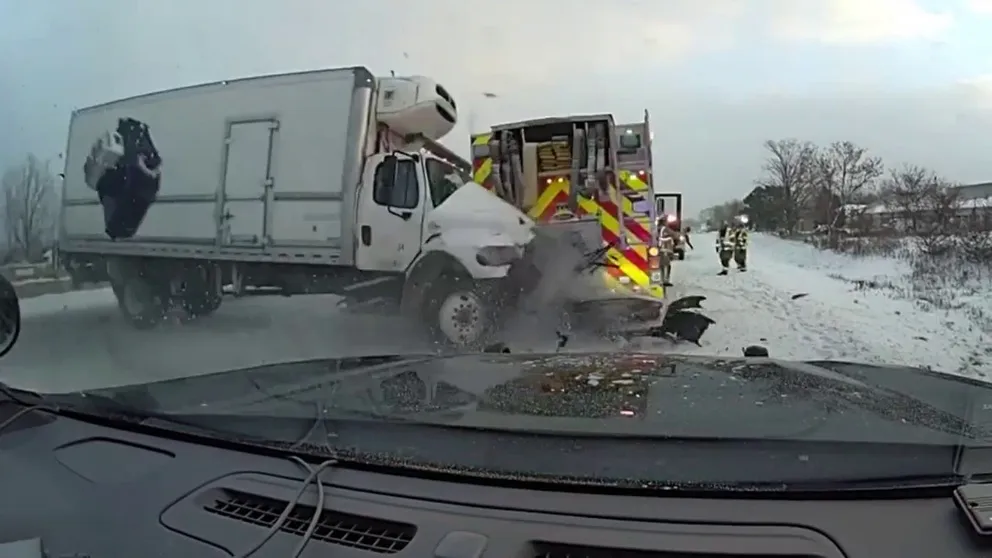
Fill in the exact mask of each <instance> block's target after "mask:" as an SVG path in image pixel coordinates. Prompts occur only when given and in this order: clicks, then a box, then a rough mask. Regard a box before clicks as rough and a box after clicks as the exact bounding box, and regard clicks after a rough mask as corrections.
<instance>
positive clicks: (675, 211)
mask: <svg viewBox="0 0 992 558" xmlns="http://www.w3.org/2000/svg"><path fill="white" fill-rule="evenodd" d="M654 209H655V215H657V216H658V218H662V217H664V216H667V215H674V216H675V220H676V221H678V222H679V223H681V222H682V194H680V193H676V192H655V194H654Z"/></svg>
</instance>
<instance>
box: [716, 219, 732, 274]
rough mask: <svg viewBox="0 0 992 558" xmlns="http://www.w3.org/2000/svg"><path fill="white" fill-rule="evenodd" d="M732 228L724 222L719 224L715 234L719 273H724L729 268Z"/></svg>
mask: <svg viewBox="0 0 992 558" xmlns="http://www.w3.org/2000/svg"><path fill="white" fill-rule="evenodd" d="M734 244H735V241H734V229H732V228H731V227H729V226H728V225H727V224H726V223H724V224H723V225H721V226H720V232H719V233H718V234H717V236H716V254H717V256H719V257H720V267H721V268H723V269H721V270H720V275H726V274H727V273H728V270H729V268H730V260H731V259H733V257H734Z"/></svg>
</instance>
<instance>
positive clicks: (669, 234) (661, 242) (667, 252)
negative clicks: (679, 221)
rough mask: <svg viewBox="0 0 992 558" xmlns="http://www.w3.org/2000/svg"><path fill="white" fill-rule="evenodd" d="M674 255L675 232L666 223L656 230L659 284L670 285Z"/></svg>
mask: <svg viewBox="0 0 992 558" xmlns="http://www.w3.org/2000/svg"><path fill="white" fill-rule="evenodd" d="M674 257H675V233H674V231H673V230H672V228H671V227H669V226H668V225H667V224H664V225H662V226H661V230H659V231H658V260H659V266H658V270H659V271H660V272H661V284H662V285H664V286H665V287H671V286H672V258H674Z"/></svg>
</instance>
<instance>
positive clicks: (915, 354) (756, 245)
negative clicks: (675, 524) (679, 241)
mask: <svg viewBox="0 0 992 558" xmlns="http://www.w3.org/2000/svg"><path fill="white" fill-rule="evenodd" d="M714 241H715V238H714V237H713V236H712V235H700V236H699V239H698V240H697V241H696V246H697V250H696V251H695V252H692V253H691V254H690V255H689V258H688V259H687V260H686V261H684V262H679V263H678V264H677V267H676V269H675V271H674V273H675V281H676V284H677V286H676V287H675V288H674V289H672V291H673V293H672V294H673V295H674V296H684V295H692V294H701V295H704V296H706V297H707V300H706V301H705V302H704V306H705V308H706V310H705V312H706V313H707V314H708V315H710V316H711V317H712V318H713V319H715V320H716V322H717V323H716V324H715V325H714V326H713V327H712V328H711V329H710V331H709V332H708V333H707V334H706V336H705V337H704V338H703V342H702V346H701V347H694V346H685V345H679V346H678V350H679V352H683V353H689V354H703V355H723V356H740V355H741V350H742V348H743V347H745V346H747V345H751V344H760V345H764V346H766V347H768V349H769V350H770V352H771V355H772V356H773V357H776V358H785V359H800V360H810V359H837V360H850V361H857V362H867V363H878V364H899V365H907V366H918V367H930V368H933V369H935V370H940V371H943V372H950V373H958V374H962V375H968V376H973V377H985V375H986V374H987V373H988V374H989V375H990V379H992V366H988V365H985V364H984V363H985V362H986V359H985V358H982V355H983V353H984V351H986V350H987V348H986V345H987V342H986V339H987V338H988V334H987V333H986V332H984V331H983V330H982V329H981V328H980V327H978V324H977V323H976V322H975V320H974V316H973V313H972V312H970V311H969V308H968V307H967V306H966V305H962V306H958V307H937V306H935V305H933V304H926V303H922V302H920V301H919V300H917V299H913V298H911V297H908V296H905V294H904V293H901V292H900V291H898V290H897V289H883V288H868V287H866V286H865V284H866V283H871V282H875V283H883V282H890V283H892V284H893V285H896V284H899V283H900V282H901V281H904V280H908V279H906V274H908V273H911V271H912V270H911V266H909V264H907V263H905V262H901V261H899V260H897V259H894V258H854V257H851V256H845V255H842V254H836V253H831V252H824V251H820V250H817V249H816V248H813V247H812V246H809V245H806V244H803V243H799V242H793V241H787V240H782V239H779V238H777V237H774V236H769V235H761V234H755V235H754V236H753V237H752V246H751V254H750V256H749V259H750V262H749V269H748V271H747V272H746V273H739V272H736V271H734V272H731V275H729V276H727V277H719V276H717V275H716V272H717V271H718V270H719V264H718V263H717V260H716V254H715V253H713V248H712V246H713V244H714ZM796 295H800V296H796ZM962 300H963V299H962ZM962 304H963V302H962ZM641 343H642V344H645V343H648V344H652V346H657V343H656V342H648V341H643V340H642V341H641ZM976 355H977V356H976ZM989 361H990V362H992V359H990V360H989ZM983 368H984V369H987V371H985V370H983Z"/></svg>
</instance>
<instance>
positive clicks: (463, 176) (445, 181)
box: [425, 159, 472, 207]
mask: <svg viewBox="0 0 992 558" xmlns="http://www.w3.org/2000/svg"><path fill="white" fill-rule="evenodd" d="M425 166H426V167H427V183H428V184H429V185H430V190H431V202H432V203H433V204H434V207H437V206H439V205H441V204H442V203H444V200H446V199H448V196H450V195H451V194H454V193H455V190H457V189H459V188H461V187H462V186H463V185H464V184H465V183H467V182H471V181H472V177H471V176H470V175H469V174H468V173H466V172H463V171H461V170H459V169H458V168H457V167H455V166H454V165H451V164H448V163H445V162H444V161H441V160H439V159H427V162H426V165H425Z"/></svg>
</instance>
